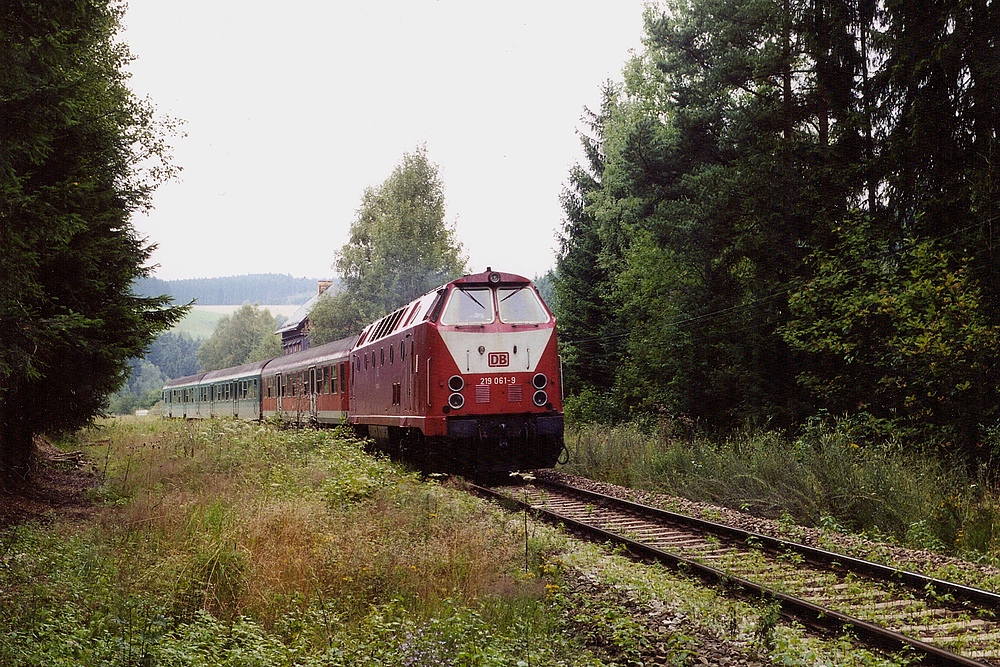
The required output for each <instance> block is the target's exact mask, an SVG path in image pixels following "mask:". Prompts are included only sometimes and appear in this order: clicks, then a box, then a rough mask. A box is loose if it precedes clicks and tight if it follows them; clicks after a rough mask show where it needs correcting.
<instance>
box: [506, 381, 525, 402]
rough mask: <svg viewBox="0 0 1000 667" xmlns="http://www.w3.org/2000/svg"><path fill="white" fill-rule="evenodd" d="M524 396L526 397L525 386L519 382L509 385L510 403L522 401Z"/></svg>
mask: <svg viewBox="0 0 1000 667" xmlns="http://www.w3.org/2000/svg"><path fill="white" fill-rule="evenodd" d="M522 398H524V387H522V386H521V385H519V384H512V385H510V386H509V387H507V402H508V403H520V402H521V399H522Z"/></svg>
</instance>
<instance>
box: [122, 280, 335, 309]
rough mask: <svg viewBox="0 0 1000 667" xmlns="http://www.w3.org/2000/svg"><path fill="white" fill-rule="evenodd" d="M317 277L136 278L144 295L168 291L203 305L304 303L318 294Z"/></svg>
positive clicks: (178, 300) (183, 300) (176, 297)
mask: <svg viewBox="0 0 1000 667" xmlns="http://www.w3.org/2000/svg"><path fill="white" fill-rule="evenodd" d="M317 282H318V281H317V280H316V279H315V278H293V277H292V276H290V275H287V274H279V273H255V274H249V275H245V276H227V277H225V278H189V279H185V280H160V279H159V278H145V279H143V280H139V281H138V282H136V285H135V291H136V293H137V294H140V295H142V296H159V295H161V294H168V295H170V296H172V297H173V298H174V302H175V303H178V304H184V303H188V302H189V301H192V300H194V301H196V302H197V303H198V305H199V306H239V305H242V304H244V303H257V304H260V305H275V306H280V305H284V304H302V303H305V302H306V301H308V300H309V299H310V298H312V296H313V295H314V294H316V286H317Z"/></svg>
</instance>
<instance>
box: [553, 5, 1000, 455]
mask: <svg viewBox="0 0 1000 667" xmlns="http://www.w3.org/2000/svg"><path fill="white" fill-rule="evenodd" d="M997 11H998V10H997V7H996V3H993V2H990V1H989V0H942V1H940V2H933V3H927V2H897V1H892V0H885V1H876V0H685V1H684V2H681V1H679V0H671V1H669V2H666V3H664V4H662V5H661V6H659V7H652V6H651V7H650V8H649V9H647V11H646V15H645V38H644V47H643V48H642V49H641V51H639V52H637V53H635V54H634V56H633V57H632V58H631V60H630V61H629V62H628V63H627V64H626V66H625V69H624V78H623V81H622V82H621V83H608V84H607V85H606V86H605V88H604V90H603V101H602V104H601V105H600V108H596V109H590V110H588V112H587V114H586V117H585V125H586V127H585V129H584V131H583V132H582V133H581V135H582V136H581V138H582V142H583V148H584V155H585V158H584V160H583V161H582V162H581V163H580V164H578V165H577V166H576V167H574V168H573V170H572V172H571V174H570V176H569V179H568V183H567V185H566V188H565V191H564V193H563V196H562V201H563V208H564V211H565V223H564V228H563V233H562V235H561V238H560V248H559V256H558V264H557V270H556V275H555V291H556V295H557V299H556V300H557V306H558V309H557V310H558V313H557V314H558V316H559V321H560V337H561V342H562V350H563V355H564V360H565V372H566V383H567V388H568V390H569V392H570V393H571V394H572V398H571V400H570V401H569V402H568V407H567V412H568V413H569V414H570V415H572V416H573V417H576V418H579V419H586V420H592V421H605V422H620V421H626V420H633V419H637V418H638V419H640V420H643V419H644V420H650V419H652V420H658V421H660V422H666V421H675V422H677V421H682V422H684V423H695V424H698V425H700V426H701V427H703V428H706V429H710V430H728V429H732V428H734V427H739V426H742V425H746V424H756V425H761V426H766V427H768V428H777V429H784V430H787V431H790V432H791V431H794V430H795V429H798V428H800V427H801V426H802V425H803V424H805V423H807V422H810V421H811V420H816V419H851V420H855V421H857V422H859V423H864V424H865V427H866V428H867V429H869V430H870V433H871V434H872V437H873V438H876V439H877V438H879V437H887V436H889V435H890V434H891V436H892V437H894V438H897V439H902V440H903V441H904V442H907V443H911V444H915V445H921V446H926V447H929V448H931V449H934V450H937V451H948V452H956V453H958V454H960V455H962V456H964V457H969V459H970V460H973V461H985V460H987V459H988V458H989V457H990V456H991V455H992V453H993V449H994V448H995V447H997V446H998V445H1000V428H998V412H997V410H998V385H997V379H996V378H997V377H998V370H1000V369H998V368H997V365H998V359H1000V357H998V354H997V353H998V349H1000V341H998V326H997V325H998V323H1000V274H998V272H997V269H996V266H997V262H996V260H995V257H994V254H995V252H996V244H997V240H996V239H995V231H994V228H995V225H996V224H997V214H998V208H1000V204H998V199H997V172H996V162H997V153H996V147H997V124H998V113H1000V81H998V78H1000V56H998V53H997V44H996V34H997V33H996V26H997V25H1000V16H997Z"/></svg>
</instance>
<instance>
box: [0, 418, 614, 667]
mask: <svg viewBox="0 0 1000 667" xmlns="http://www.w3.org/2000/svg"><path fill="white" fill-rule="evenodd" d="M73 446H74V447H75V448H76V447H80V448H83V449H85V450H86V451H87V452H88V455H89V458H90V460H91V461H93V462H94V464H95V468H96V472H97V475H98V477H99V478H100V480H101V483H100V485H99V486H98V487H97V489H95V492H94V496H95V501H96V502H99V503H102V504H103V508H102V510H101V511H100V512H99V513H98V515H97V518H96V519H95V520H94V521H93V522H89V523H84V524H79V523H63V522H59V521H55V522H53V523H50V524H47V525H41V524H29V525H23V526H19V527H15V528H12V529H9V530H7V531H4V532H0V608H2V610H3V614H2V615H0V664H3V665H12V666H18V667H19V666H21V665H25V666H27V665H46V666H47V667H48V666H62V665H67V666H68V665H90V664H94V665H97V664H102V665H129V666H132V665H152V664H156V665H206V666H207V665H234V666H235V665H262V666H263V665H267V666H269V667H270V666H280V665H293V664H294V665H331V666H333V665H367V664H372V665H374V664H385V665H433V664H476V665H506V664H511V665H513V664H517V663H518V661H519V660H522V661H523V660H526V659H527V660H530V663H531V664H533V665H535V664H537V665H545V664H566V665H593V664H599V663H598V662H597V661H596V659H595V658H593V657H592V656H591V655H590V654H589V653H588V652H587V651H586V650H585V649H584V648H583V647H582V646H581V645H579V644H578V643H575V641H574V640H573V638H572V637H570V636H563V635H562V634H561V633H560V632H559V629H560V628H561V627H562V624H563V623H564V621H563V620H561V619H562V618H563V616H562V615H561V614H560V612H559V610H558V609H555V608H553V607H552V605H551V604H550V603H549V600H547V599H546V588H545V584H544V583H543V582H542V581H541V580H540V578H539V576H538V575H539V573H540V570H538V569H537V568H536V569H535V570H534V571H533V572H532V573H528V574H525V573H524V572H523V564H524V549H525V546H524V536H523V533H521V532H520V531H519V530H518V526H517V524H511V523H510V519H508V518H507V517H506V516H505V515H504V514H502V513H500V512H499V511H497V510H495V509H492V508H491V507H490V506H487V505H485V504H483V503H481V502H479V501H477V500H475V499H473V498H471V497H469V496H467V495H465V494H462V493H457V492H455V491H454V490H451V489H448V488H446V487H444V486H442V485H440V484H436V483H430V482H424V481H422V480H420V479H419V478H418V477H417V475H416V474H414V473H411V472H407V471H406V470H404V469H401V468H399V467H397V466H396V465H394V464H392V463H390V462H388V461H387V460H385V459H380V458H373V457H371V456H369V455H367V454H365V453H364V452H363V451H362V449H361V447H360V445H359V443H358V442H357V441H356V440H355V439H354V438H352V437H351V436H350V434H349V433H347V432H345V431H334V432H330V431H312V430H281V429H278V428H276V427H272V426H269V425H260V424H244V423H239V422H233V421H222V420H219V421H208V422H203V423H197V422H192V423H162V422H159V421H156V420H136V419H119V420H114V421H108V422H105V423H103V424H101V425H100V426H99V427H97V428H95V429H93V430H91V431H88V432H85V433H83V434H82V435H81V436H80V441H79V442H77V443H74V444H73ZM531 547H532V559H533V561H534V562H535V563H536V564H538V563H541V560H542V557H541V551H542V550H545V549H547V548H551V547H550V546H546V545H545V544H539V543H536V542H533V543H532V545H531ZM456 655H465V656H468V659H467V660H460V661H458V662H457V663H456V661H455V656H456Z"/></svg>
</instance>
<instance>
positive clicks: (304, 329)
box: [274, 280, 333, 354]
mask: <svg viewBox="0 0 1000 667" xmlns="http://www.w3.org/2000/svg"><path fill="white" fill-rule="evenodd" d="M332 285H333V281H330V280H321V281H319V284H318V286H317V290H316V296H314V297H313V298H311V299H309V300H308V301H306V302H305V303H304V304H302V305H301V306H300V307H299V309H298V310H296V311H295V312H294V313H292V316H291V317H289V318H288V320H287V321H286V322H285V323H284V324H283V325H281V328H279V329H278V330H277V331H275V332H274V333H275V334H276V335H277V336H278V337H279V338H281V353H282V354H291V353H293V352H299V351H301V350H307V349H309V313H311V312H312V309H313V306H315V305H316V302H317V301H318V300H319V298H320V297H321V296H323V293H324V292H326V290H328V289H330V287H331V286H332Z"/></svg>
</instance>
